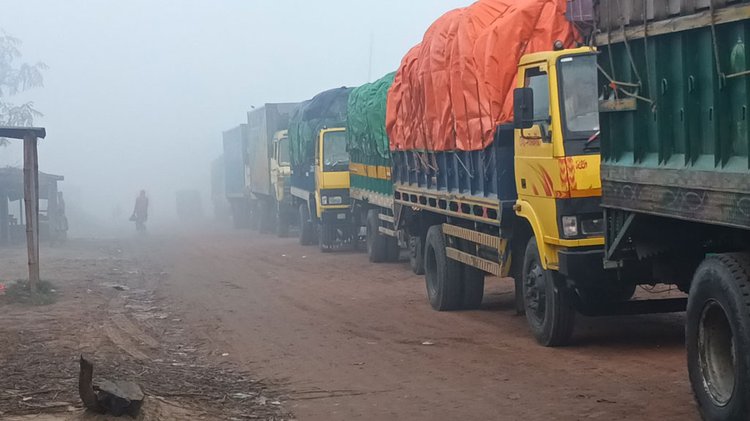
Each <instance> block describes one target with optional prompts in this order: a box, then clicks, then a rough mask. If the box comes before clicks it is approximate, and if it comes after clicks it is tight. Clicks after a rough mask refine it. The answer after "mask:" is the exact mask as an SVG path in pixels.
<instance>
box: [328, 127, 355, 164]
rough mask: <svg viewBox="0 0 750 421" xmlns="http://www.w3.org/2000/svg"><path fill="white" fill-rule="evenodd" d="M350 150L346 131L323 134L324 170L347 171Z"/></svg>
mask: <svg viewBox="0 0 750 421" xmlns="http://www.w3.org/2000/svg"><path fill="white" fill-rule="evenodd" d="M348 169H349V152H348V151H347V150H346V132H328V133H326V134H325V135H323V171H347V170H348Z"/></svg>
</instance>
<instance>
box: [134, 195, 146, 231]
mask: <svg viewBox="0 0 750 421" xmlns="http://www.w3.org/2000/svg"><path fill="white" fill-rule="evenodd" d="M130 220H131V221H134V222H135V229H136V231H138V232H145V231H146V220H148V197H146V190H141V194H140V195H138V197H137V198H136V199H135V208H134V209H133V215H132V216H131V217H130Z"/></svg>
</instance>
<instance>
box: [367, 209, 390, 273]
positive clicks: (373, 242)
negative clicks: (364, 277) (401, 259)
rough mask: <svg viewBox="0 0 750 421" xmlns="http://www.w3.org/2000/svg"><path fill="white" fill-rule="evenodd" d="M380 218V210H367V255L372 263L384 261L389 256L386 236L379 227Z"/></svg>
mask: <svg viewBox="0 0 750 421" xmlns="http://www.w3.org/2000/svg"><path fill="white" fill-rule="evenodd" d="M379 227H380V220H379V219H378V211H376V210H375V209H370V210H368V211H367V256H368V257H369V258H370V261H371V262H372V263H382V262H385V261H386V260H387V258H388V250H387V244H386V238H385V237H383V236H382V235H381V234H380V232H379V231H378V228H379Z"/></svg>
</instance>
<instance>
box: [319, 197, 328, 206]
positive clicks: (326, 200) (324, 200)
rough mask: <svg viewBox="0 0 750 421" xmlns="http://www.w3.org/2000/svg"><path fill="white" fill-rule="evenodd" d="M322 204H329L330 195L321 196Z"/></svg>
mask: <svg viewBox="0 0 750 421" xmlns="http://www.w3.org/2000/svg"><path fill="white" fill-rule="evenodd" d="M320 204H321V205H327V204H328V196H320Z"/></svg>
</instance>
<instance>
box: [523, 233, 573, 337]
mask: <svg viewBox="0 0 750 421" xmlns="http://www.w3.org/2000/svg"><path fill="white" fill-rule="evenodd" d="M523 296H524V305H525V307H526V320H527V321H528V324H529V328H530V329H531V332H532V333H533V334H534V338H536V340H537V342H539V344H541V345H543V346H548V347H553V346H563V345H566V344H567V343H568V342H569V341H570V337H571V336H572V334H573V326H574V323H575V309H574V308H573V297H572V294H571V291H570V289H569V288H568V287H567V286H566V285H565V284H564V280H562V279H560V277H559V275H558V274H557V272H554V271H551V270H545V269H544V268H543V266H542V259H541V258H540V257H539V248H538V246H537V242H536V237H531V239H530V240H529V243H528V244H527V246H526V253H525V255H524V264H523Z"/></svg>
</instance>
